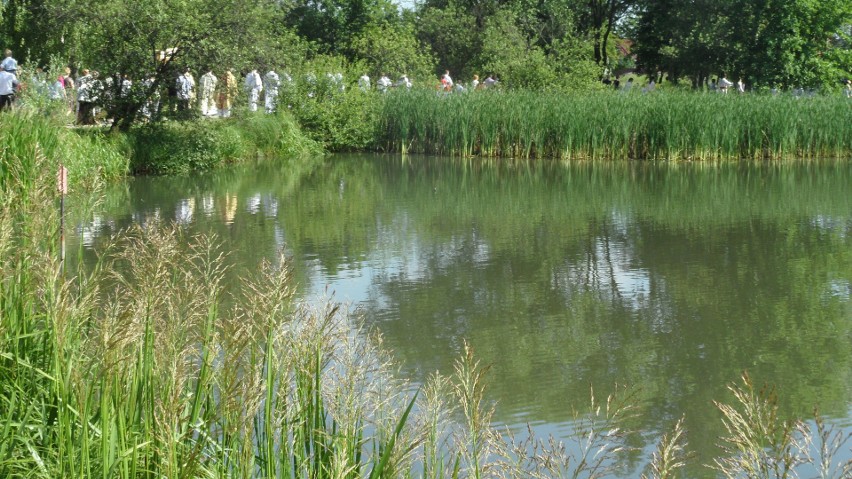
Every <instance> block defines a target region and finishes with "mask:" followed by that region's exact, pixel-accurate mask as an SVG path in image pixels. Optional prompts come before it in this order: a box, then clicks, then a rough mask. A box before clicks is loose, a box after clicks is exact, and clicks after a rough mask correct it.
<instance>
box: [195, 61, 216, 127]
mask: <svg viewBox="0 0 852 479" xmlns="http://www.w3.org/2000/svg"><path fill="white" fill-rule="evenodd" d="M217 83H219V79H218V78H216V75H214V74H213V70H212V69H209V68H208V69H207V73H205V74H204V75H201V80H200V85H199V87H200V89H201V95H200V98H201V115H202V116H216V114H217V113H218V110H217V109H216V84H217Z"/></svg>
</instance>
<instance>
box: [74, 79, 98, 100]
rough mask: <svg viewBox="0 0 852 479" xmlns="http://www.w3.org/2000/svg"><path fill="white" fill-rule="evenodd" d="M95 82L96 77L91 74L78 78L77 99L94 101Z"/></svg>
mask: <svg viewBox="0 0 852 479" xmlns="http://www.w3.org/2000/svg"><path fill="white" fill-rule="evenodd" d="M93 82H94V79H93V78H92V76H91V75H83V76H81V77H80V78H78V79H77V101H93V100H92V98H93V97H94V92H93V91H92V86H93V85H92V83H93Z"/></svg>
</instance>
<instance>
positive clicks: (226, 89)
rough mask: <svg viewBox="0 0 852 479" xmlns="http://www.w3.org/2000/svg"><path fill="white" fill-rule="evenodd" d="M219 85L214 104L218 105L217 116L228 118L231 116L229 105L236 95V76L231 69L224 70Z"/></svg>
mask: <svg viewBox="0 0 852 479" xmlns="http://www.w3.org/2000/svg"><path fill="white" fill-rule="evenodd" d="M219 85H220V86H219V95H218V97H217V102H216V106H218V107H219V116H220V117H222V118H228V117H230V116H231V106H232V105H233V103H234V99H235V98H236V97H237V91H238V88H237V78H236V77H235V76H234V74H233V73H231V70H226V71H225V74H224V75H222V82H221V83H220V84H219Z"/></svg>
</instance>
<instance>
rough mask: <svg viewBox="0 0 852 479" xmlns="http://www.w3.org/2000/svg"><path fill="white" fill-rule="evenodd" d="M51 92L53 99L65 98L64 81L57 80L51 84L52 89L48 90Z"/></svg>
mask: <svg viewBox="0 0 852 479" xmlns="http://www.w3.org/2000/svg"><path fill="white" fill-rule="evenodd" d="M48 91H49V94H50V99H51V100H61V99H62V98H63V95H62V94H63V93H65V87H64V86H62V82H61V81H59V80H56V81H55V82H53V84H52V85H50V89H49V90H48Z"/></svg>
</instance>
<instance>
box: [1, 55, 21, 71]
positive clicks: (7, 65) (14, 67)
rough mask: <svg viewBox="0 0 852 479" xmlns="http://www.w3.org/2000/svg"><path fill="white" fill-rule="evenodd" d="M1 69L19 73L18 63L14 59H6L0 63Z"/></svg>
mask: <svg viewBox="0 0 852 479" xmlns="http://www.w3.org/2000/svg"><path fill="white" fill-rule="evenodd" d="M0 69H3V70H6V71H11V72H14V71H18V61H17V60H15V59H14V58H12V57H6V58H4V59H3V61H2V62H0Z"/></svg>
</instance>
